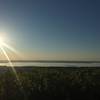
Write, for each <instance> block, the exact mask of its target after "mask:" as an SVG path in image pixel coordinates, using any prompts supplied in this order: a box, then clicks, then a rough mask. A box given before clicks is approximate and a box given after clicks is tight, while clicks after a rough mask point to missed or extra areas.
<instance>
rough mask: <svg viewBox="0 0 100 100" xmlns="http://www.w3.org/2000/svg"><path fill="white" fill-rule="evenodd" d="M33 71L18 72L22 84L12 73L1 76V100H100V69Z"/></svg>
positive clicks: (43, 69)
mask: <svg viewBox="0 0 100 100" xmlns="http://www.w3.org/2000/svg"><path fill="white" fill-rule="evenodd" d="M31 70H32V71H31V72H26V71H23V72H20V71H18V72H17V75H18V77H19V80H17V79H16V77H15V75H14V74H13V73H12V72H9V71H8V72H6V73H3V74H0V100H33V99H35V100H39V99H40V98H41V99H45V100H47V99H48V100H51V99H52V100H55V98H61V99H63V100H69V99H70V100H74V99H79V100H82V98H85V97H89V98H91V100H95V99H94V98H95V97H97V96H98V98H99V93H100V68H57V67H56V68H39V67H38V68H36V67H34V68H32V69H31ZM79 95H81V97H82V98H81V99H80V98H79ZM98 100H99V99H98Z"/></svg>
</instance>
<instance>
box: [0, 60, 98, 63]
mask: <svg viewBox="0 0 100 100" xmlns="http://www.w3.org/2000/svg"><path fill="white" fill-rule="evenodd" d="M11 62H16V63H18V62H20V63H23V62H24V63H28V62H29V63H30V62H37V63H100V61H64V60H11ZM0 63H9V62H8V61H7V60H0Z"/></svg>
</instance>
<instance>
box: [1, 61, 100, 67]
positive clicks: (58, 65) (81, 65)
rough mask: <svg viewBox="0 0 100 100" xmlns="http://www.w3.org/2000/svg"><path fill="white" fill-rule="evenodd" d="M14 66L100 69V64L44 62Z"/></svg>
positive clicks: (19, 63)
mask: <svg viewBox="0 0 100 100" xmlns="http://www.w3.org/2000/svg"><path fill="white" fill-rule="evenodd" d="M12 65H13V66H17V67H20V66H37V67H38V66H39V67H100V63H47V62H46V63H44V62H13V63H12ZM0 66H10V64H9V63H0Z"/></svg>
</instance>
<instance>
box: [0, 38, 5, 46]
mask: <svg viewBox="0 0 100 100" xmlns="http://www.w3.org/2000/svg"><path fill="white" fill-rule="evenodd" d="M3 43H4V38H3V37H0V46H2V45H3Z"/></svg>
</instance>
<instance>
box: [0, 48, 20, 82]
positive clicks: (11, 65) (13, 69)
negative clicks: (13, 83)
mask: <svg viewBox="0 0 100 100" xmlns="http://www.w3.org/2000/svg"><path fill="white" fill-rule="evenodd" d="M0 48H1V50H2V52H3V53H4V55H5V57H6V58H7V60H8V62H9V64H10V67H11V68H12V71H13V72H14V74H15V76H16V78H17V80H18V81H19V78H18V75H17V72H16V70H15V68H14V66H13V64H12V63H11V60H10V58H9V56H8V55H7V53H6V51H5V50H4V48H3V47H2V46H1V47H0Z"/></svg>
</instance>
